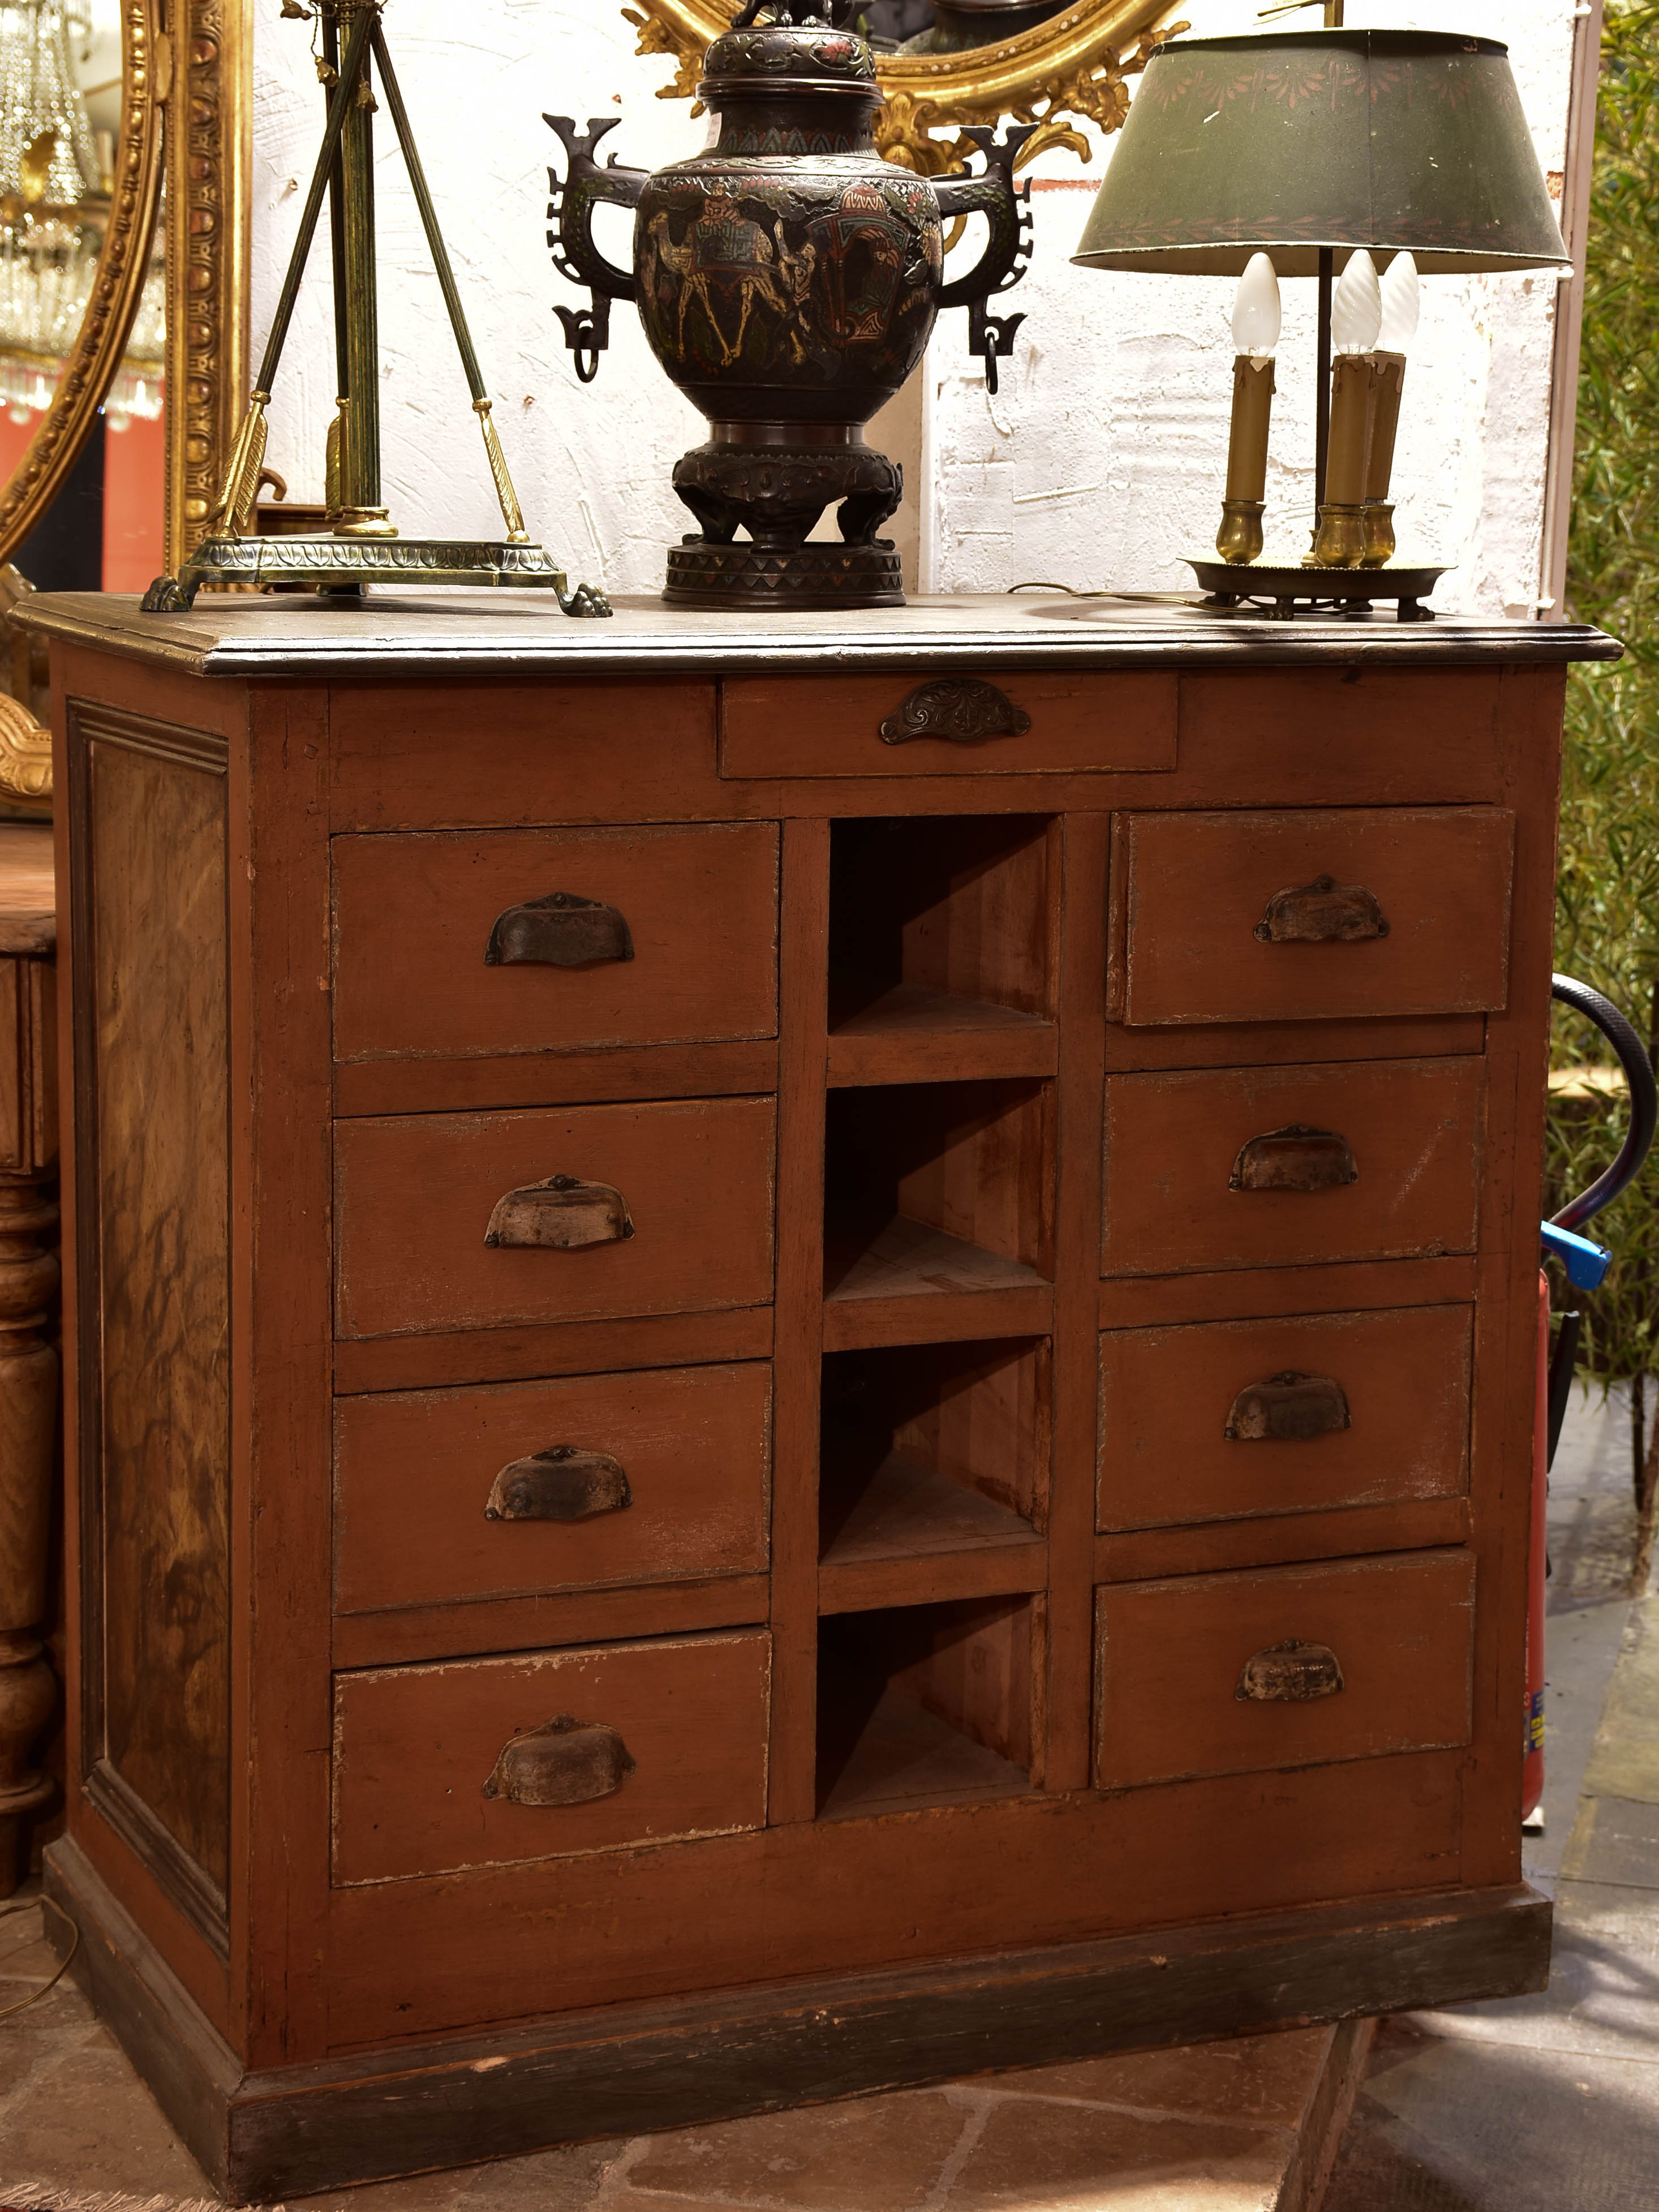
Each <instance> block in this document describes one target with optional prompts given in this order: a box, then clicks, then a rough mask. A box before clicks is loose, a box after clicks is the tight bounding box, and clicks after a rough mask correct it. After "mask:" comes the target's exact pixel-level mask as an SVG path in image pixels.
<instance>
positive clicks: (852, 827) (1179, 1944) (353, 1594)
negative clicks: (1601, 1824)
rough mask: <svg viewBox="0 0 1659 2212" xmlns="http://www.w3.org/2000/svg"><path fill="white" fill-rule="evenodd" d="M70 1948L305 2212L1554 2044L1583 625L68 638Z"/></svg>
mask: <svg viewBox="0 0 1659 2212" xmlns="http://www.w3.org/2000/svg"><path fill="white" fill-rule="evenodd" d="M28 619H29V620H30V621H31V622H33V623H36V624H38V625H39V626H40V627H42V628H44V629H46V630H47V631H48V632H49V633H50V634H51V635H52V653H53V665H54V683H55V696H56V700H57V715H58V747H59V755H58V790H59V792H60V793H62V794H63V798H62V801H61V805H60V821H59V838H60V872H61V880H62V882H63V883H64V885H65V887H66V895H65V896H64V900H63V902H62V905H61V911H62V913H63V915H64V958H63V961H62V975H63V986H64V1005H63V1011H64V1017H65V1018H64V1022H63V1024H62V1028H63V1030H64V1035H65V1037H66V1044H65V1058H64V1069H65V1083H64V1096H65V1097H66V1099H67V1100H68V1101H69V1103H70V1132H69V1137H68V1140H67V1142H66V1146H65V1158H66V1161H67V1163H68V1173H67V1176H66V1184H65V1211H66V1225H67V1230H68V1234H67V1237H66V1255H65V1257H66V1266H67V1269H68V1274H69V1282H70V1311H71V1313H72V1316H73V1326H72V1327H71V1328H69V1329H68V1330H67V1331H66V1353H67V1356H68V1360H69V1366H70V1396H69V1407H70V1417H69V1467H70V1483H71V1488H72V1491H73V1493H74V1504H73V1510H72V1513H71V1518H70V1530H71V1552H72V1559H71V1567H72V1575H71V1581H72V1589H73V1592H74V1595H75V1599H76V1647H77V1654H78V1656H77V1658H76V1671H75V1675H74V1679H73V1680H72V1682H71V1685H70V1714H71V1721H72V1729H73V1737H72V1743H71V1748H70V1759H71V1766H70V1774H71V1778H72V1785H73V1786H72V1789H71V1804H70V1833H69V1835H68V1837H67V1838H66V1839H65V1840H64V1841H63V1842H62V1843H61V1844H58V1845H57V1846H55V1847H54V1850H53V1853H52V1871H51V1879H52V1881H53V1883H54V1885H55V1886H56V1890H57V1893H58V1895H59V1896H60V1897H61V1898H62V1899H63V1900H64V1904H65V1905H66V1908H67V1909H68V1910H70V1911H71V1912H72V1913H73V1914H74V1916H75V1917H76V1919H77V1920H78V1921H79V1923H80V1924H81V1926H82V1931H83V1943H82V1958H81V1968H82V1970H83V1971H85V1972H87V1973H88V1976H89V1978H90V1980H91V1984H92V1986H93V1988H94V1992H95V1994H96V1995H97V1997H98V2000H99V2002H100V2004H101V2005H102V2006H103V2007H104V2008H105V2010H106V2014H107V2015H108V2017H109V2018H110V2020H111V2021H112V2024H113V2025H114V2027H116V2029H117V2032H118V2033H119V2034H120V2035H121V2036H122V2038H123V2039H124V2041H125V2043H126V2044H127V2045H128V2047H129V2049H131V2051H133V2053H134V2055H135V2057H136V2058H137V2062H138V2063H139V2064H140V2066H141V2067H142V2068H143V2070H144V2072H145V2073H146V2075H147V2077H148V2078H149V2080H150V2081H152V2083H153V2084H154V2086H155V2089H156V2093H157V2094H158V2096H160V2097H161V2099H162V2100H163V2101H164V2103H165V2104H166V2105H167V2109H168V2111H169V2112H170V2113H171V2114H172V2116H173V2120H174V2122H175V2124H177V2125H178V2126H179V2128H180V2129H181V2130H183V2131H184V2133H185V2135H186V2136H187V2137H188V2139H189V2140H190V2142H191V2145H192V2147H193V2148H195V2150H196V2151H197V2155H198V2156H199V2157H201V2158H202V2160H204V2163H205V2164H206V2166H208V2168H209V2170H210V2172H212V2173H213V2174H214V2175H215V2176H216V2178H217V2179H219V2180H221V2182H222V2184H223V2185H225V2186H226V2187H227V2188H228V2189H229V2190H231V2191H234V2192H236V2193H239V2194H242V2195H248V2196H262V2197H277V2196H282V2195H297V2194H303V2193H305V2192H307V2191H314V2190H319V2189H323V2188H330V2187H333V2186H335V2185H340V2184H343V2183H346V2182H349V2181H353V2180H362V2179H372V2178H374V2177H376V2176H380V2175H386V2174H392V2173H397V2172H404V2171H409V2170H412V2169H415V2168H418V2167H423V2166H431V2165H435V2164H441V2163H444V2162H445V2161H446V2160H451V2161H453V2160H463V2159H476V2158H477V2157H478V2156H480V2155H483V2154H488V2153H491V2152H498V2153H499V2152H507V2151H511V2150H519V2149H526V2148H532V2147H534V2146H536V2145H540V2144H547V2143H551V2142H558V2141H561V2140H564V2139H568V2138H569V2137H571V2136H592V2135H596V2134H604V2133H606V2132H608V2131H610V2130H613V2129H623V2128H626V2129H635V2128H637V2127H639V2126H641V2125H652V2124H658V2125H671V2124H681V2123H685V2122H691V2121H696V2120H700V2119H708V2118H713V2117H715V2116H718V2115H720V2114H729V2113H733V2112H743V2111H754V2110H759V2109H764V2108H766V2107H767V2106H775V2105H776V2104H778V2103H780V2102H784V2101H787V2100H791V2099H795V2098H803V2099H811V2098H823V2097H826V2096H833V2095H836V2094H839V2093H850V2092H854V2091H856V2090H859V2089H863V2088H870V2087H878V2086H890V2085H893V2084H896V2083H900V2082H915V2081H926V2080H929V2079H938V2078H941V2077H945V2076H948V2075H951V2074H952V2073H955V2072H957V2071H965V2070H974V2069H983V2068H987V2067H994V2066H998V2065H1012V2064H1023V2063H1033V2062H1035V2061H1037V2060H1042V2059H1047V2058H1051V2057H1054V2058H1057V2057H1063V2056H1066V2055H1080V2054H1083V2053H1085V2052H1088V2051H1097V2050H1101V2049H1104V2048H1108V2047H1113V2046H1129V2045H1136V2044H1146V2043H1158V2042H1172V2041H1177V2040H1185V2039H1189V2038H1191V2037H1192V2036H1194V2035H1203V2034H1219V2033H1229V2032H1232V2031H1237V2030H1242V2029H1247V2028H1254V2027H1262V2026H1269V2025H1272V2024H1273V2023H1274V2022H1275V2021H1286V2020H1291V2019H1295V2020H1305V2019H1317V2018H1334V2017H1338V2016H1340V2015H1344V2014H1348V2013H1353V2012H1359V2011H1383V2010H1388V2009H1392V2008H1402V2007H1407V2006H1413V2005H1421V2004H1427V2003H1432V2002H1446V2001H1451V2000H1455V1999H1457V1998H1467V1997H1473V1996H1483V1995H1498V1994H1503V1993H1506V1992H1508V1993H1513V1992H1516V1991H1520V1990H1525V1989H1529V1988H1534V1987H1536V1986H1539V1985H1540V1983H1541V1978H1542V1976H1543V1973H1544V1972H1545V1967H1546V1961H1547V1942H1548V1908H1547V1905H1546V1904H1545V1903H1544V1902H1543V1901H1542V1900H1541V1899H1538V1898H1536V1897H1534V1895H1533V1894H1532V1893H1530V1892H1529V1891H1528V1890H1527V1889H1525V1888H1524V1887H1523V1886H1522V1884H1521V1883H1520V1879H1519V1873H1520V1858H1519V1832H1518V1820H1517V1808H1518V1802H1519V1797H1518V1792H1519V1784H1520V1771H1521V1760H1522V1747H1523V1731H1522V1632H1523V1626H1524V1613H1525V1602H1526V1591H1525V1580H1524V1563H1525V1558H1526V1541H1525V1539H1526V1532H1527V1521H1528V1505H1529V1492H1530V1480H1531V1435H1532V1417H1533V1392H1534V1359H1535V1328H1536V1266H1537V1261H1536V1251H1537V1242H1536V1212H1537V1204H1538V1199H1537V1193H1538V1188H1539V1181H1540V1167H1541V1146H1542V1126H1543V1108H1544V1080H1545V1071H1546V1045H1547V1012H1548V987H1549V967H1550V921H1551V890H1552V886H1551V872H1552V865H1553V836H1554V805H1555V781H1554V778H1555V763H1556V760H1557V757H1558V750H1559V730H1560V718H1561V702H1562V688H1563V682H1564V671H1565V664H1566V663H1567V662H1569V661H1570V660H1571V659H1575V658H1585V657H1591V656H1595V655H1598V654H1605V653H1609V652H1611V651H1613V649H1614V648H1613V647H1611V646H1610V644H1609V643H1608V641H1606V640H1603V639H1601V638H1599V637H1598V636H1597V635H1596V634H1595V633H1594V632H1592V631H1589V630H1585V629H1575V628H1571V627H1550V626H1544V625H1484V626H1483V625H1480V624H1470V623H1437V624H1435V625H1433V626H1432V627H1428V626H1425V628H1424V629H1421V630H1413V631H1409V632H1403V633H1402V632H1401V631H1399V630H1397V629H1395V626H1394V624H1393V623H1389V622H1384V621H1383V620H1381V619H1378V620H1377V621H1376V623H1374V624H1373V625H1372V626H1371V627H1370V628H1368V629H1364V628H1359V627H1356V626H1355V625H1352V624H1347V623H1344V624H1341V625H1335V626H1326V625H1321V624H1318V623H1289V624H1278V623H1265V624H1257V623H1243V624H1240V623H1230V622H1228V621H1226V620H1224V619H1221V618H1219V617H1207V616H1205V615H1203V614H1200V613H1198V612H1196V611H1189V610H1180V609H1160V610H1142V609H1135V610H1133V611H1124V612H1122V613H1121V614H1107V615H1097V614H1096V613H1094V612H1092V611H1083V610H1079V607H1078V606H1077V605H1075V604H1074V603H1073V602H1069V601H1068V602H1065V603H1062V604H1059V605H1054V604H1050V603H1048V602H1045V601H1042V600H1040V599H1039V600H1036V602H1031V601H1029V600H1026V599H1019V600H1014V601H1006V602H1005V601H999V600H982V601H981V600H962V601H938V602H924V603H922V604H921V605H917V606H913V607H911V608H909V609H907V610H905V611H903V612H902V614H895V615H886V614H869V615H859V616H855V617H848V618H846V619H845V620H843V621H840V622H836V621H832V620H830V619H829V618H828V617H826V618H825V619H824V620H823V623H820V624H818V625H817V627H816V628H814V627H812V626H808V627H807V628H806V629H801V628H800V627H799V626H796V627H795V628H794V629H789V630H788V631H787V632H785V631H781V630H780V631H779V632H778V633H777V634H776V635H772V634H771V633H770V632H769V631H768V630H767V629H766V628H765V627H764V626H760V627H757V626H756V625H754V624H752V623H751V624H748V625H746V626H744V627H742V628H738V627H737V626H732V625H728V624H726V623H724V622H723V621H721V620H720V619H718V618H716V617H707V616H699V615H689V614H670V613H665V611H663V610H661V609H660V608H659V607H656V606H654V605H645V604H643V603H641V604H638V605H629V606H625V607H624V608H623V609H622V610H621V611H619V612H618V613H617V616H616V617H615V618H614V620H613V621H611V622H610V623H567V622H565V621H564V620H563V619H562V617H558V616H557V615H556V614H550V613H549V612H548V611H546V610H545V609H544V608H542V607H541V606H540V605H535V606H532V607H527V608H523V609H520V608H517V607H515V606H514V605H513V604H512V603H511V602H510V601H502V602H500V603H497V602H495V601H492V603H491V605H490V608H489V613H488V615H487V616H483V615H477V614H474V613H471V612H469V611H466V609H465V603H462V604H461V605H459V606H457V605H446V608H445V611H444V612H443V614H442V616H441V617H436V616H433V615H428V614H427V613H423V612H422V611H418V610H417V609H416V608H414V607H412V606H406V605H399V604H398V603H396V602H393V601H388V602H386V604H385V605H384V607H380V606H377V607H376V608H375V609H374V611H373V613H372V616H371V615H362V614H357V613H354V612H352V611H349V610H347V609H343V608H339V607H337V608H335V609H334V610H332V611H319V610H318V609H316V608H314V607H312V606H310V605H305V604H301V603H297V602H292V601H287V600H279V599H271V600H269V601H264V602H260V603H258V604H251V603H246V602H240V601H238V602H234V603H233V602H225V603H223V604H222V605H209V604H207V603H205V602H204V603H203V604H202V605H198V607H197V609H196V610H195V611H192V612H191V613H189V614H187V615H179V616H169V617H144V616H141V615H140V614H138V613H137V611H136V610H134V609H133V608H131V606H130V605H126V604H125V603H122V602H117V601H104V600H79V599H69V598H63V599H52V598H44V599H36V600H34V601H33V602H32V603H31V606H30V610H29V615H28Z"/></svg>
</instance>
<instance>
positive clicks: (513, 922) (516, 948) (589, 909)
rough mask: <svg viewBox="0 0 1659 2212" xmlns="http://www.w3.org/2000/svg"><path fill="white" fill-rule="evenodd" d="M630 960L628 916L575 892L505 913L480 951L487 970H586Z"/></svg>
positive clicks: (529, 902)
mask: <svg viewBox="0 0 1659 2212" xmlns="http://www.w3.org/2000/svg"><path fill="white" fill-rule="evenodd" d="M633 957H634V939H633V934H632V933H631V932H630V930H629V927H628V918H627V916H626V915H623V914H621V913H619V912H618V911H617V908H615V907H614V906H606V905H605V902H604V901H603V900H602V899H591V898H582V897H580V896H579V895H578V894H577V893H576V892H574V891H548V892H546V893H545V894H544V896H542V897H541V898H532V899H520V902H519V903H518V904H517V905H516V906H509V907H506V908H503V909H502V911H501V913H500V914H498V915H496V917H495V926H494V927H493V928H492V929H491V930H490V933H489V943H488V944H487V945H485V946H484V966H485V967H486V968H524V967H541V968H586V967H588V966H589V965H591V964H592V963H597V962H599V961H601V960H631V959H632V958H633Z"/></svg>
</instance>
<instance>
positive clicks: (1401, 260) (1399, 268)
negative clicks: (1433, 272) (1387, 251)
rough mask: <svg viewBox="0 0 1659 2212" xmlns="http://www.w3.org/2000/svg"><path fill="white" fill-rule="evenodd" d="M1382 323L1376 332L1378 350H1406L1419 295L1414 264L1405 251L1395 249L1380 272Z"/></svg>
mask: <svg viewBox="0 0 1659 2212" xmlns="http://www.w3.org/2000/svg"><path fill="white" fill-rule="evenodd" d="M1381 289H1382V294H1383V327H1382V329H1381V331H1379V332H1378V335H1377V340H1376V343H1377V349H1378V350H1379V351H1380V352H1382V353H1409V352H1410V350H1411V343H1412V340H1413V338H1414V337H1416V336H1417V314H1418V307H1419V301H1420V297H1421V292H1420V288H1419V283H1418V278H1417V264H1416V262H1414V261H1413V259H1412V257H1411V255H1410V254H1409V253H1396V254H1395V257H1394V259H1393V260H1392V261H1391V262H1389V265H1388V267H1387V268H1386V269H1385V270H1383V283H1382V288H1381Z"/></svg>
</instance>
